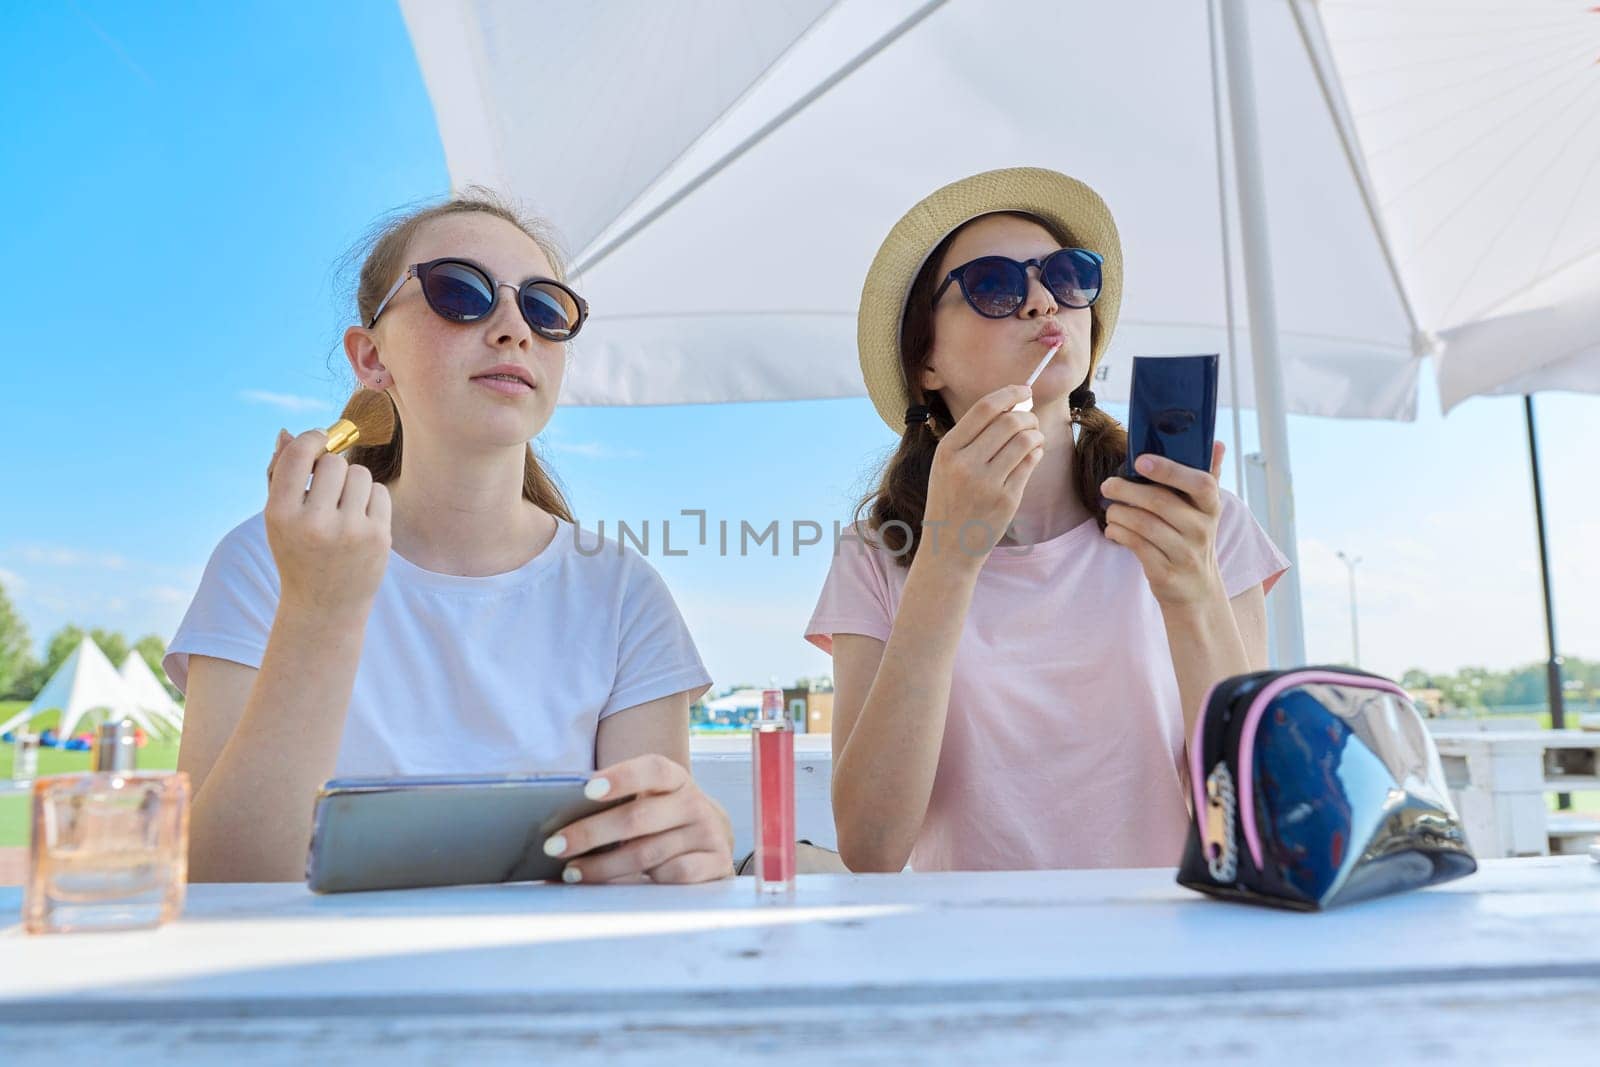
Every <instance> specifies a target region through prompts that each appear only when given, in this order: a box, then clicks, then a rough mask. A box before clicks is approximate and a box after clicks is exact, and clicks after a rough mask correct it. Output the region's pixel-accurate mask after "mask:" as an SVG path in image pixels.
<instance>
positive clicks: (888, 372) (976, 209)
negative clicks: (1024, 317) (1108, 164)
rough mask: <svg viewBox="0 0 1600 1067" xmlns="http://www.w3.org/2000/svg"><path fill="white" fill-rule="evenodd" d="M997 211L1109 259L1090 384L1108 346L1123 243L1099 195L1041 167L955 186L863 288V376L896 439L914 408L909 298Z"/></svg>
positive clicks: (859, 323) (901, 233)
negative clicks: (903, 338)
mask: <svg viewBox="0 0 1600 1067" xmlns="http://www.w3.org/2000/svg"><path fill="white" fill-rule="evenodd" d="M997 211H1020V212H1024V213H1026V214H1029V215H1034V216H1037V217H1038V218H1040V219H1041V220H1043V221H1044V223H1045V224H1046V225H1047V226H1048V227H1049V228H1050V229H1051V230H1053V231H1055V232H1056V234H1057V236H1058V237H1061V238H1065V239H1066V240H1067V241H1068V242H1069V243H1070V244H1072V245H1075V246H1077V247H1081V248H1087V249H1090V250H1091V251H1094V252H1098V253H1100V255H1102V256H1104V257H1105V266H1104V267H1103V268H1102V274H1103V277H1102V281H1101V289H1100V298H1099V299H1098V300H1096V301H1095V303H1094V307H1093V309H1092V312H1091V313H1092V314H1093V316H1094V320H1093V321H1094V345H1093V350H1092V351H1091V352H1090V355H1089V377H1090V379H1091V380H1092V379H1093V377H1094V370H1095V367H1097V366H1098V365H1099V363H1100V356H1101V354H1102V353H1103V352H1104V351H1105V348H1106V345H1107V344H1108V343H1109V342H1110V341H1111V334H1112V331H1114V330H1115V329H1116V326H1117V311H1118V310H1119V308H1120V307H1121V305H1122V242H1121V240H1120V239H1119V238H1118V237H1117V224H1116V222H1115V221H1114V220H1113V219H1112V217H1111V209H1110V208H1108V207H1106V203H1105V201H1104V200H1101V199H1100V195H1099V194H1098V193H1096V192H1095V191H1094V190H1093V189H1091V188H1089V187H1088V186H1087V185H1085V184H1083V183H1082V182H1080V181H1078V180H1077V179H1075V178H1069V177H1067V176H1066V175H1065V174H1058V173H1057V172H1055V171H1053V170H1044V169H1042V168H1039V167H1012V168H1009V169H1007V170H991V171H985V172H984V173H982V174H974V175H973V176H972V177H970V178H963V179H961V180H960V181H957V182H951V183H950V184H949V185H946V186H945V187H944V188H942V189H938V190H936V191H935V192H933V193H932V194H930V195H929V196H927V197H925V198H924V199H923V200H922V201H921V202H920V203H918V204H917V205H916V206H915V207H913V208H912V209H911V210H910V211H908V212H906V213H905V215H904V216H903V217H902V218H901V219H900V221H899V222H897V223H895V224H894V229H892V230H890V231H889V236H888V237H885V238H884V239H883V245H882V246H881V247H880V248H879V249H878V254H877V255H876V256H874V257H873V260H872V267H871V268H870V269H869V270H868V271H867V280H866V282H865V284H863V285H862V287H861V310H860V312H859V313H858V314H857V317H856V347H857V348H858V349H859V351H860V354H861V376H862V378H863V379H865V381H866V384H867V394H868V395H869V396H871V397H872V403H873V404H874V405H875V406H876V407H877V409H878V414H879V415H881V416H882V417H883V421H884V422H886V423H888V424H889V428H890V429H892V430H893V431H894V432H895V433H897V434H898V433H902V432H903V431H904V430H905V417H906V408H907V407H909V406H910V404H911V392H910V390H909V389H908V388H907V387H906V380H905V376H904V374H903V373H902V371H901V369H900V320H901V317H902V316H903V315H904V313H905V304H906V294H907V293H909V292H910V291H911V284H912V282H914V281H916V278H917V274H918V273H919V272H920V271H921V270H922V266H923V264H924V263H925V262H927V259H928V256H929V255H930V254H931V253H932V252H933V250H934V248H936V247H937V246H938V244H939V242H940V241H943V240H944V239H945V238H946V237H948V236H949V235H950V233H951V232H952V231H954V230H955V229H957V228H958V227H959V226H961V224H962V223H964V222H967V221H969V220H971V219H974V218H977V217H978V216H979V215H988V214H992V213H994V212H997Z"/></svg>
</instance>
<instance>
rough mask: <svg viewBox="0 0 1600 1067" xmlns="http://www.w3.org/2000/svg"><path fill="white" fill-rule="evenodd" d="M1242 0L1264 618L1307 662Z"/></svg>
mask: <svg viewBox="0 0 1600 1067" xmlns="http://www.w3.org/2000/svg"><path fill="white" fill-rule="evenodd" d="M1247 6H1248V5H1247V4H1246V2H1245V0H1223V3H1222V9H1221V10H1222V46H1223V63H1224V65H1225V69H1226V73H1227V79H1228V81H1227V85H1228V104H1229V106H1230V109H1231V112H1232V119H1233V125H1232V132H1233V151H1234V180H1235V181H1236V183H1237V187H1236V192H1237V194H1238V200H1239V230H1240V234H1241V238H1242V239H1241V242H1240V243H1241V245H1242V246H1243V247H1242V249H1241V251H1242V253H1243V263H1244V287H1245V300H1246V302H1247V303H1248V305H1249V308H1250V360H1251V369H1252V370H1253V371H1254V372H1255V387H1256V392H1255V400H1256V415H1257V423H1258V432H1259V434H1260V437H1261V452H1262V454H1263V455H1264V456H1265V457H1266V482H1267V532H1268V533H1270V534H1271V535H1272V539H1273V541H1275V542H1276V543H1277V545H1278V548H1279V549H1280V550H1281V551H1282V552H1283V554H1284V555H1285V556H1288V557H1289V563H1290V568H1289V571H1288V573H1286V574H1285V575H1284V576H1283V578H1282V579H1281V580H1280V581H1279V582H1278V585H1277V586H1276V588H1274V590H1273V598H1272V600H1271V601H1269V602H1268V608H1267V618H1268V623H1269V626H1270V628H1271V630H1272V635H1273V640H1274V645H1273V650H1274V654H1275V655H1276V657H1277V662H1275V663H1274V664H1273V666H1275V667H1298V666H1300V665H1302V664H1304V663H1305V661H1306V640H1305V629H1304V619H1303V617H1302V615H1301V607H1300V567H1299V562H1300V547H1299V543H1298V540H1297V539H1296V537H1295V528H1294V485H1293V482H1292V479H1291V477H1290V470H1291V468H1290V463H1289V422H1288V419H1287V417H1286V416H1285V414H1284V398H1283V366H1282V361H1281V357H1280V355H1279V352H1278V312H1277V305H1276V302H1275V299H1274V296H1273V284H1272V258H1271V256H1270V254H1269V251H1268V245H1267V211H1266V199H1267V196H1266V182H1265V179H1264V177H1263V168H1262V166H1261V143H1260V132H1259V130H1258V129H1257V125H1256V102H1255V83H1254V78H1253V75H1252V73H1251V69H1250V29H1249V25H1248V19H1247V16H1246V14H1245V8H1246V7H1247Z"/></svg>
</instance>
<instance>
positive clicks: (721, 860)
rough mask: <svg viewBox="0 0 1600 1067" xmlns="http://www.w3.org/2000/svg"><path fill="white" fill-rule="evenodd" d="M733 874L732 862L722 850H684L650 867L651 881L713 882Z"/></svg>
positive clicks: (673, 882)
mask: <svg viewBox="0 0 1600 1067" xmlns="http://www.w3.org/2000/svg"><path fill="white" fill-rule="evenodd" d="M731 874H733V863H732V861H731V860H729V859H728V857H727V855H726V854H725V853H722V852H685V853H683V854H681V855H678V856H674V857H673V858H672V859H670V860H668V861H667V862H666V863H663V864H661V865H660V866H659V867H652V868H651V869H650V880H651V881H652V882H668V883H672V884H675V885H691V884H694V883H697V882H715V881H716V880H717V879H719V878H727V877H728V876H729V875H731Z"/></svg>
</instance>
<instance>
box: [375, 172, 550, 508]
mask: <svg viewBox="0 0 1600 1067" xmlns="http://www.w3.org/2000/svg"><path fill="white" fill-rule="evenodd" d="M466 214H480V215H492V216H494V217H495V218H497V219H504V220H505V221H506V222H509V223H510V224H511V225H513V226H515V227H516V228H517V229H519V230H521V231H522V232H523V233H525V234H527V235H528V237H529V238H531V239H532V240H533V242H534V243H535V244H537V245H538V246H539V248H540V250H541V251H543V252H544V254H545V258H547V259H548V260H549V261H550V266H551V268H552V269H553V270H554V272H555V276H556V278H557V279H559V280H561V281H565V280H566V264H565V262H564V260H563V257H562V255H561V249H560V247H559V246H558V245H557V243H556V240H555V237H554V235H553V233H552V231H551V229H550V227H549V226H548V225H547V224H546V223H544V222H543V221H541V220H539V219H535V218H531V217H528V216H526V215H523V214H521V213H519V212H518V211H517V210H516V208H514V207H512V206H511V205H510V204H508V203H506V202H505V201H504V200H502V199H501V198H500V197H499V196H497V195H496V194H495V193H493V192H491V191H490V190H488V189H484V188H481V187H479V186H469V187H468V188H467V189H464V190H463V191H461V192H460V193H457V194H455V195H454V196H452V197H451V198H450V199H448V200H446V201H445V202H444V203H442V204H434V205H432V206H430V207H423V208H413V209H411V210H409V211H402V212H400V213H399V214H397V215H393V216H390V217H389V218H387V219H385V220H383V221H381V222H380V223H378V225H377V226H375V227H374V228H373V230H372V231H371V232H370V233H369V234H368V235H367V237H366V239H365V240H364V241H362V242H361V244H360V245H359V246H358V248H357V250H356V252H353V253H352V254H351V259H352V261H353V259H354V258H355V257H356V256H357V255H361V257H362V258H361V272H360V275H359V280H358V281H357V283H356V293H355V304H356V318H357V319H358V320H359V321H360V322H361V323H363V324H365V323H368V322H371V321H372V316H373V314H374V312H376V311H377V309H378V302H379V301H380V300H382V299H383V295H384V294H385V293H387V292H388V291H389V287H390V286H391V285H393V284H394V280H395V279H396V278H398V277H399V276H400V274H401V273H402V272H403V271H404V270H405V269H406V267H407V266H408V265H409V264H407V263H406V262H405V257H406V251H407V250H408V249H409V248H410V247H411V242H412V239H413V238H415V237H416V235H417V233H418V232H419V231H420V230H421V229H422V227H424V226H426V225H427V224H428V223H430V222H433V221H434V220H435V219H442V218H446V217H448V216H451V215H466ZM363 249H364V250H365V252H364V254H363V253H362V250H363ZM403 437H404V427H403V426H401V425H400V416H399V413H398V412H396V413H395V428H394V438H393V439H392V440H391V441H390V442H389V443H387V444H382V445H356V446H355V447H354V448H352V449H351V450H350V453H349V459H350V462H352V463H359V464H361V465H362V466H363V467H366V468H367V469H368V470H369V471H371V472H372V480H373V481H375V482H384V483H387V482H389V481H391V480H392V479H394V478H396V477H397V476H399V474H400V463H401V456H402V452H403V448H402V439H403ZM522 497H523V499H524V500H528V501H530V502H532V503H533V504H534V505H536V506H537V507H539V508H540V509H542V510H544V511H546V512H548V513H549V514H551V515H554V516H556V517H557V518H560V519H565V520H566V521H567V522H573V521H575V520H574V519H573V517H572V509H571V508H570V507H568V506H567V500H566V496H565V495H564V494H563V493H562V491H561V487H560V485H559V484H557V482H556V480H555V478H554V477H553V476H552V475H551V474H550V473H549V472H548V471H546V470H545V469H544V466H543V465H542V464H541V463H540V462H539V458H538V457H537V456H536V455H535V454H534V451H533V444H532V443H531V442H530V443H529V444H528V454H527V460H526V462H525V463H524V464H523V474H522Z"/></svg>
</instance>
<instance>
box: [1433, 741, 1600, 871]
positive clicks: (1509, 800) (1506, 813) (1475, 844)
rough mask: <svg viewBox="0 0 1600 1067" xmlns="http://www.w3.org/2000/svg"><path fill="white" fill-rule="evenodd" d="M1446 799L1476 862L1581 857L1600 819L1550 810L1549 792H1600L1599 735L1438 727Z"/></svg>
mask: <svg viewBox="0 0 1600 1067" xmlns="http://www.w3.org/2000/svg"><path fill="white" fill-rule="evenodd" d="M1434 742H1435V744H1436V745H1437V746H1438V749H1439V758H1440V760H1441V762H1442V763H1443V764H1444V772H1445V781H1446V783H1447V784H1448V785H1449V787H1450V797H1451V799H1452V800H1453V801H1454V802H1455V805H1456V810H1457V811H1458V812H1459V813H1460V814H1461V820H1462V823H1463V824H1464V826H1465V828H1466V833H1467V840H1468V841H1469V842H1470V843H1471V844H1472V848H1473V851H1474V852H1476V853H1477V855H1478V857H1479V858H1480V859H1484V858H1494V857H1507V856H1546V855H1549V854H1551V853H1552V852H1557V853H1559V852H1582V851H1584V849H1585V848H1586V847H1587V846H1588V844H1589V843H1590V841H1591V840H1593V839H1594V838H1595V837H1596V836H1597V835H1600V819H1596V818H1594V817H1593V816H1588V815H1581V814H1576V813H1571V812H1554V813H1553V812H1551V811H1550V809H1549V803H1548V801H1547V797H1548V795H1549V794H1551V793H1572V792H1585V791H1590V790H1600V733H1596V732H1593V731H1588V730H1486V731H1464V730H1455V729H1450V728H1446V729H1443V730H1437V729H1436V730H1435V732H1434Z"/></svg>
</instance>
